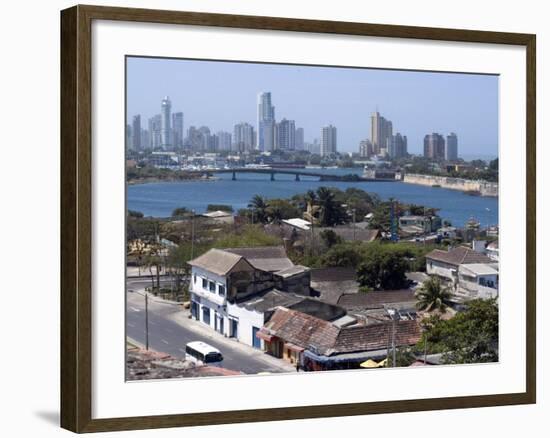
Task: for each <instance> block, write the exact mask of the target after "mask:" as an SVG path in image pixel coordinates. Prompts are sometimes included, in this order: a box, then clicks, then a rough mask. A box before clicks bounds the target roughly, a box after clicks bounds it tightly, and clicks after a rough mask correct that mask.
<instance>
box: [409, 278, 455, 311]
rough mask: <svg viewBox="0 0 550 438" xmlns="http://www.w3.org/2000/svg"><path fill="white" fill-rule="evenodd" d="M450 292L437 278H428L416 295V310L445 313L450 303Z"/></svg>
mask: <svg viewBox="0 0 550 438" xmlns="http://www.w3.org/2000/svg"><path fill="white" fill-rule="evenodd" d="M451 296H452V294H451V292H450V290H449V288H448V287H446V286H444V285H443V284H441V280H440V279H439V278H438V277H430V278H429V279H428V280H426V281H425V282H424V283H423V284H422V286H421V287H420V288H419V289H418V291H417V293H416V298H417V300H418V301H417V303H416V307H417V309H418V310H425V311H427V312H433V311H436V310H437V311H440V312H445V311H446V310H447V307H449V305H450V303H451Z"/></svg>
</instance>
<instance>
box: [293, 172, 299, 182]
mask: <svg viewBox="0 0 550 438" xmlns="http://www.w3.org/2000/svg"><path fill="white" fill-rule="evenodd" d="M294 180H295V181H300V174H299V173H297V174H296V178H295V179H294Z"/></svg>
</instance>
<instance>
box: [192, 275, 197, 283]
mask: <svg viewBox="0 0 550 438" xmlns="http://www.w3.org/2000/svg"><path fill="white" fill-rule="evenodd" d="M196 282H197V274H193V283H196Z"/></svg>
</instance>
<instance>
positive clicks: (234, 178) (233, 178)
mask: <svg viewBox="0 0 550 438" xmlns="http://www.w3.org/2000/svg"><path fill="white" fill-rule="evenodd" d="M231 179H232V180H233V181H237V172H233V177H232V178H231Z"/></svg>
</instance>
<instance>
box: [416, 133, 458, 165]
mask: <svg viewBox="0 0 550 438" xmlns="http://www.w3.org/2000/svg"><path fill="white" fill-rule="evenodd" d="M424 157H426V158H430V159H432V160H446V161H456V160H457V159H458V137H457V135H456V134H455V133H454V132H451V133H450V134H449V135H448V136H447V141H446V142H445V137H443V135H441V134H439V133H437V132H433V133H431V134H426V136H425V137H424Z"/></svg>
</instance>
